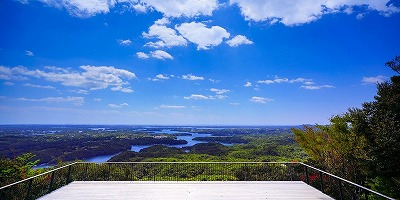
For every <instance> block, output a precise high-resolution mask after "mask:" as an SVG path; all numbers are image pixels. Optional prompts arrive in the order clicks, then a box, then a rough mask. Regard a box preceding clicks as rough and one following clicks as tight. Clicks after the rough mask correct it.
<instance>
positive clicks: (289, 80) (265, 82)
mask: <svg viewBox="0 0 400 200" xmlns="http://www.w3.org/2000/svg"><path fill="white" fill-rule="evenodd" d="M310 81H312V80H311V79H306V78H296V79H288V78H279V77H275V79H272V80H270V79H267V80H260V81H257V83H263V84H267V85H269V84H273V83H305V82H308V83H311V82H310Z"/></svg>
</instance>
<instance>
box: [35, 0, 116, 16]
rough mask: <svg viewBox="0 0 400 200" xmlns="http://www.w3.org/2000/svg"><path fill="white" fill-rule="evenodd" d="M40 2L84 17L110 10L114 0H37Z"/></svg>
mask: <svg viewBox="0 0 400 200" xmlns="http://www.w3.org/2000/svg"><path fill="white" fill-rule="evenodd" d="M39 1H41V2H42V3H44V4H46V5H48V6H52V7H56V8H59V9H61V8H65V9H66V10H67V11H68V12H69V13H70V14H71V15H72V16H76V17H81V18H86V17H92V16H94V15H96V14H100V13H108V12H110V8H112V7H114V5H115V3H116V1H115V0H111V1H110V0H85V1H82V0H39Z"/></svg>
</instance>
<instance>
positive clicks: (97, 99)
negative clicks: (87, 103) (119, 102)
mask: <svg viewBox="0 0 400 200" xmlns="http://www.w3.org/2000/svg"><path fill="white" fill-rule="evenodd" d="M93 100H94V101H97V102H100V101H101V99H100V98H94V99H93Z"/></svg>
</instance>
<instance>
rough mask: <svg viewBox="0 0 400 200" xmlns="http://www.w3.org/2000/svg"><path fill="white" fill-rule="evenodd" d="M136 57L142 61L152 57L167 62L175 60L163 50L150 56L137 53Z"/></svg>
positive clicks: (156, 51) (153, 52)
mask: <svg viewBox="0 0 400 200" xmlns="http://www.w3.org/2000/svg"><path fill="white" fill-rule="evenodd" d="M136 56H137V57H138V58H140V59H148V58H150V57H151V58H156V59H160V60H165V59H171V60H173V59H174V57H172V56H171V55H170V54H169V53H167V52H165V51H162V50H155V51H151V52H150V53H149V54H146V53H143V52H137V53H136Z"/></svg>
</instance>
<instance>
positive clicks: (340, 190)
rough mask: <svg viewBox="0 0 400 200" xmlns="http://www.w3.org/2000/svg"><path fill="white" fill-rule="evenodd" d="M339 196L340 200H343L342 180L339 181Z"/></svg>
mask: <svg viewBox="0 0 400 200" xmlns="http://www.w3.org/2000/svg"><path fill="white" fill-rule="evenodd" d="M339 194H340V199H341V200H343V190H342V180H340V179H339Z"/></svg>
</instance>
